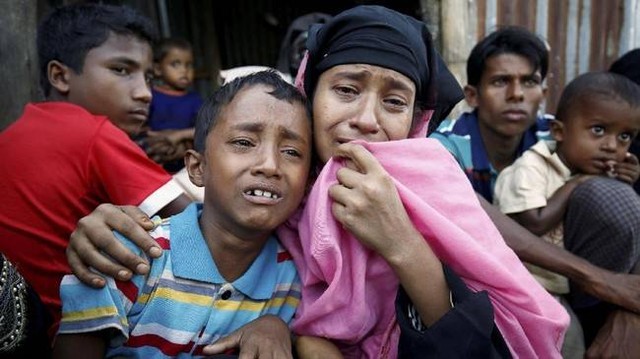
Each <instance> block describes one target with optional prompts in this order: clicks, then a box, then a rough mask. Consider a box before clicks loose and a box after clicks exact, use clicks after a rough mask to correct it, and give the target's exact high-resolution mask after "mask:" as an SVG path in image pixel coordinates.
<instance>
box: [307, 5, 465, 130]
mask: <svg viewBox="0 0 640 359" xmlns="http://www.w3.org/2000/svg"><path fill="white" fill-rule="evenodd" d="M307 49H308V51H309V53H308V59H307V66H306V71H305V77H304V90H305V93H306V94H307V95H308V96H309V97H310V98H312V97H313V91H314V89H315V86H316V84H317V82H318V78H319V77H320V74H322V73H323V72H324V71H326V70H328V69H330V68H331V67H333V66H337V65H345V64H369V65H375V66H380V67H384V68H388V69H391V70H394V71H397V72H399V73H401V74H403V75H405V76H407V77H408V78H409V79H411V80H412V81H413V82H414V84H415V85H416V100H417V101H418V103H419V104H420V106H421V107H422V108H423V109H429V110H434V114H433V116H432V119H431V126H430V128H432V127H434V125H437V124H439V123H440V122H441V121H442V120H443V119H444V118H445V117H446V116H447V115H448V114H449V112H450V111H451V109H452V108H453V107H454V106H455V104H456V103H458V102H459V101H460V100H461V99H462V98H464V94H463V92H462V89H461V88H460V85H459V84H458V82H457V81H456V79H455V78H454V77H453V75H452V74H451V72H450V71H449V70H448V69H447V67H446V65H445V64H444V61H442V59H441V58H440V55H439V54H438V53H437V52H436V50H435V48H434V47H433V43H432V40H431V34H430V33H429V30H428V29H427V27H426V25H425V24H424V23H422V22H420V21H418V20H416V19H414V18H412V17H409V16H406V15H403V14H400V13H398V12H396V11H393V10H390V9H387V8H385V7H382V6H375V5H364V6H358V7H355V8H352V9H349V10H346V11H344V12H342V13H340V14H338V15H336V16H335V17H334V18H333V19H331V20H329V21H328V22H327V23H326V24H323V25H313V26H312V27H311V28H310V29H309V38H308V39H307Z"/></svg>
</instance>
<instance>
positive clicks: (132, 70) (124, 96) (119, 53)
mask: <svg viewBox="0 0 640 359" xmlns="http://www.w3.org/2000/svg"><path fill="white" fill-rule="evenodd" d="M151 74H152V52H151V46H150V45H149V44H148V43H147V42H146V41H144V40H141V39H138V38H136V37H133V36H125V35H118V34H114V33H111V34H110V35H109V38H108V39H107V41H105V42H104V43H103V44H102V45H100V46H98V47H96V48H93V49H91V50H89V52H87V55H86V57H85V60H84V65H83V66H82V71H81V72H80V73H75V72H74V71H72V70H71V71H69V82H68V86H69V87H68V94H67V100H68V101H69V102H71V103H74V104H76V105H78V106H82V107H84V108H85V109H86V110H87V111H89V112H91V113H92V114H94V115H102V116H107V117H108V118H109V120H111V122H113V123H114V124H115V125H116V126H117V127H119V128H120V129H122V130H123V131H125V132H126V133H127V134H129V135H130V136H135V135H136V134H137V133H138V132H139V131H140V128H141V127H142V125H143V124H144V123H145V122H146V121H147V117H148V114H149V104H150V102H151V90H150V87H149V79H150V75H151Z"/></svg>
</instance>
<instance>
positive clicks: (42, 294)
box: [0, 4, 640, 358]
mask: <svg viewBox="0 0 640 359" xmlns="http://www.w3.org/2000/svg"><path fill="white" fill-rule="evenodd" d="M292 25H295V26H292V29H291V30H290V33H288V34H287V38H286V39H285V42H286V43H285V42H283V49H282V51H281V52H282V54H285V55H282V54H281V57H282V56H285V58H284V59H283V61H281V63H280V64H279V66H280V67H281V72H280V73H279V72H277V71H276V70H266V71H258V72H254V71H252V72H251V73H249V74H248V75H244V76H239V77H237V78H235V79H229V80H228V81H225V84H224V85H223V86H222V87H220V88H219V89H218V90H216V91H215V92H214V93H213V95H212V96H210V97H209V98H208V99H206V100H205V101H203V100H202V99H201V98H200V96H199V95H198V94H197V93H196V92H194V91H193V90H192V89H191V87H192V84H193V78H194V66H193V62H194V61H193V50H192V47H191V45H190V44H189V43H188V42H187V41H185V40H183V39H179V38H168V39H161V40H159V41H158V38H157V35H156V34H155V31H154V29H153V26H152V24H151V22H150V21H149V19H147V18H146V17H145V16H143V15H141V14H139V13H138V12H137V11H135V10H132V9H131V8H128V7H126V6H114V5H104V4H75V5H67V6H62V7H59V8H56V9H55V10H53V11H52V12H51V14H49V15H48V16H47V17H46V18H45V19H44V20H43V21H42V22H41V24H40V25H39V28H38V38H37V47H38V59H39V64H40V66H39V71H40V83H41V86H42V88H43V91H44V93H45V95H46V97H47V100H46V101H44V102H41V103H31V104H28V105H27V106H26V107H25V111H24V113H23V115H22V116H21V117H20V118H19V119H17V120H16V121H15V122H14V123H13V124H12V125H11V126H10V127H8V128H7V129H6V130H4V131H3V132H2V133H0V152H1V153H2V155H3V158H4V160H3V161H1V162H0V169H2V170H3V173H4V175H3V176H2V177H0V189H3V190H4V191H3V193H5V205H4V206H2V207H0V254H1V255H0V259H1V263H0V264H1V265H2V273H1V277H0V294H1V296H0V299H1V300H2V310H1V316H0V356H3V355H6V356H9V357H18V358H20V357H56V358H68V357H76V356H77V354H78V353H82V356H83V357H86V358H90V357H96V358H101V357H140V358H151V357H153V358H155V357H192V356H195V357H219V358H227V357H258V358H293V357H296V358H425V357H437V358H440V357H442V358H467V357H478V358H511V357H515V358H561V357H562V358H583V357H585V356H587V357H626V358H633V357H637V355H638V354H637V353H640V289H639V288H640V276H639V275H640V265H639V264H638V262H639V259H640V197H639V196H638V193H637V192H636V191H637V190H638V187H637V186H638V178H639V177H640V162H639V161H638V152H637V151H638V142H637V141H638V140H637V138H638V133H639V132H640V85H639V84H640V77H639V73H638V69H639V68H640V49H638V50H634V51H631V52H629V53H628V54H626V55H625V56H623V57H621V58H620V59H619V60H617V61H616V62H615V63H614V64H612V66H611V68H610V69H609V70H608V71H601V72H592V73H586V74H583V75H581V76H579V77H577V78H576V79H574V80H573V81H571V82H570V83H569V84H568V85H567V86H566V88H565V89H564V90H563V92H562V94H561V96H560V99H559V102H558V108H557V109H556V111H555V113H554V114H553V115H552V114H545V113H542V112H541V111H540V105H541V103H543V101H544V100H545V97H546V87H545V78H546V76H547V74H548V72H549V71H551V70H552V69H550V68H549V49H548V47H547V46H546V45H545V43H544V41H543V39H541V38H540V37H539V36H537V35H536V34H534V33H532V32H531V31H529V30H526V29H524V28H519V27H504V28H499V29H498V30H496V31H495V32H493V33H491V34H489V35H488V36H486V37H485V38H484V39H482V40H480V41H479V42H478V43H477V44H476V45H475V46H474V48H473V49H472V51H471V53H470V55H469V58H468V62H467V79H468V80H467V81H468V83H467V84H466V85H465V86H464V87H461V86H460V85H459V84H458V82H457V81H456V79H455V78H454V77H453V75H452V74H451V73H450V72H449V70H448V69H447V67H446V64H445V63H444V61H443V60H442V58H441V57H440V55H439V54H438V52H437V50H436V49H435V47H434V45H433V42H432V39H431V35H430V33H429V31H428V29H427V26H426V25H425V24H424V23H422V22H420V21H418V20H416V19H414V18H412V17H409V16H406V15H403V14H400V13H398V12H396V11H393V10H391V9H388V8H385V7H381V6H371V5H366V6H357V7H354V8H352V9H349V10H346V11H344V12H342V13H340V14H337V15H336V16H333V17H332V16H329V15H326V14H319V13H318V14H310V15H307V16H305V17H303V18H301V19H299V21H297V22H294V24H292ZM288 71H291V75H292V77H295V81H291V82H293V84H292V83H290V82H289V81H287V80H288V77H287V75H289V74H287V73H285V74H284V75H283V73H282V72H288ZM462 99H465V100H466V102H467V103H468V105H469V106H470V107H471V111H470V112H466V113H463V114H462V115H461V116H460V117H459V118H455V119H454V118H448V115H449V112H450V111H451V109H452V108H453V107H454V106H455V105H456V104H457V103H458V102H459V101H461V100H462ZM42 168H45V169H47V171H43V170H42ZM172 175H173V176H172ZM180 176H181V177H180ZM180 178H182V180H181V179H180ZM184 178H188V179H189V182H190V184H189V186H192V187H194V188H197V190H194V191H190V190H186V189H185V188H187V187H185V184H184V183H182V184H180V181H182V182H184ZM634 186H635V190H634ZM192 202H193V203H192Z"/></svg>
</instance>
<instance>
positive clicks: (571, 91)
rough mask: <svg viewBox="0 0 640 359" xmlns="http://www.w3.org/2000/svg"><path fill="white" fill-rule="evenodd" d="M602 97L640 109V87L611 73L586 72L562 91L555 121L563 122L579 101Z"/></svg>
mask: <svg viewBox="0 0 640 359" xmlns="http://www.w3.org/2000/svg"><path fill="white" fill-rule="evenodd" d="M594 97H604V98H607V99H611V100H612V101H622V102H625V103H627V104H629V106H631V107H632V108H640V86H638V85H637V84H636V83H634V82H633V81H631V80H629V79H628V78H626V77H624V76H622V75H618V74H614V73H612V72H588V73H586V74H582V75H580V76H578V77H576V78H575V79H574V80H573V81H571V82H570V83H569V84H568V85H567V86H566V87H565V88H564V90H563V91H562V95H560V101H558V110H557V111H556V119H557V120H558V121H565V120H566V119H568V118H569V114H570V113H571V111H572V110H573V109H574V107H575V106H576V105H579V103H580V102H581V100H584V99H587V100H590V99H593V98H594Z"/></svg>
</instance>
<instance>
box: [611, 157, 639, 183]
mask: <svg viewBox="0 0 640 359" xmlns="http://www.w3.org/2000/svg"><path fill="white" fill-rule="evenodd" d="M614 171H615V178H617V179H619V180H620V181H623V182H627V183H629V184H634V183H635V182H636V181H637V180H638V178H640V163H639V162H638V157H636V155H634V154H632V153H630V152H627V155H626V157H625V158H624V161H623V162H620V163H618V164H616V165H615V169H614Z"/></svg>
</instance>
